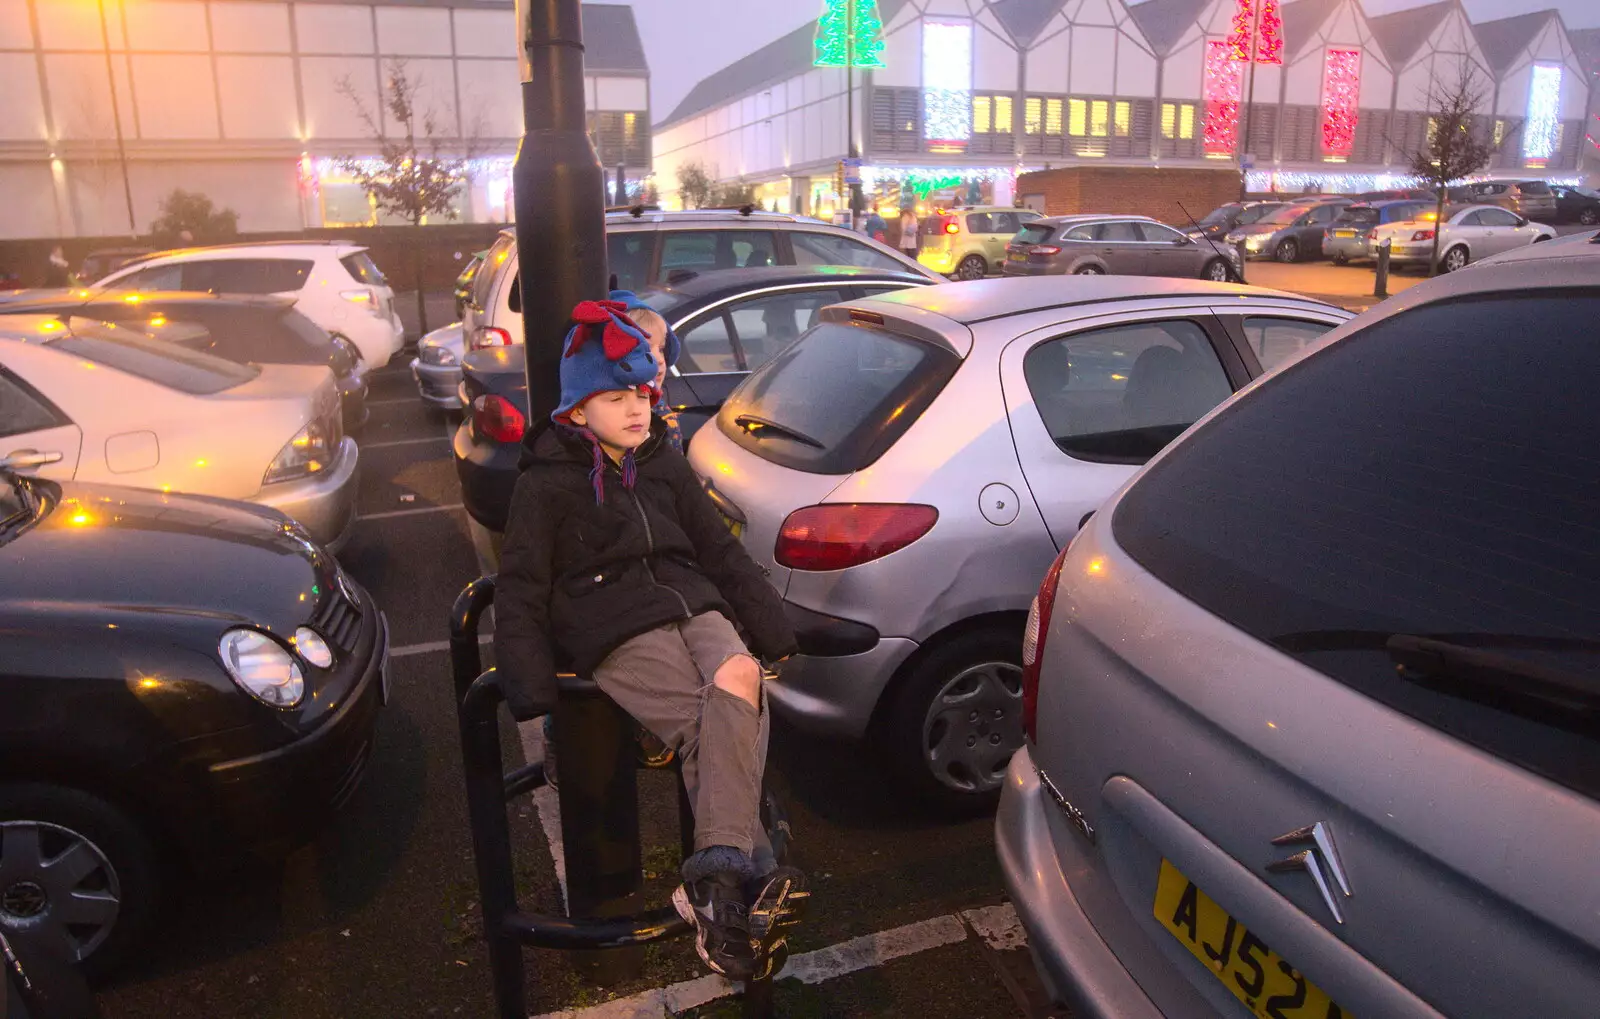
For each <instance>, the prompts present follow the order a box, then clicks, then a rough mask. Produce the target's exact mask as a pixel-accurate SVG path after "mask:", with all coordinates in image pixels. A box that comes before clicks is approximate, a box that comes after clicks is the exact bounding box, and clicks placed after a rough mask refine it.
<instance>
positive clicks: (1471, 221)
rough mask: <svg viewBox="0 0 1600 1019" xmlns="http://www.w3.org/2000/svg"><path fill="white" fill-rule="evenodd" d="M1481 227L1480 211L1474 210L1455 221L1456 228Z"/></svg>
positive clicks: (1481, 217) (1481, 214) (1481, 212)
mask: <svg viewBox="0 0 1600 1019" xmlns="http://www.w3.org/2000/svg"><path fill="white" fill-rule="evenodd" d="M1482 225H1483V211H1482V210H1481V209H1475V210H1473V211H1472V212H1469V213H1467V214H1466V215H1465V216H1462V217H1461V218H1460V219H1458V220H1456V226H1482Z"/></svg>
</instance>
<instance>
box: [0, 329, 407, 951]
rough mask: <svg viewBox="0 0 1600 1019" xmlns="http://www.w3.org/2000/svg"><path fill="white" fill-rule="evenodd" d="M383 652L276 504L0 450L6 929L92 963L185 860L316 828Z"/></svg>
mask: <svg viewBox="0 0 1600 1019" xmlns="http://www.w3.org/2000/svg"><path fill="white" fill-rule="evenodd" d="M7 363H9V359H8V362H7ZM86 374H92V373H86ZM11 386H14V381H13V380H11V379H10V378H9V377H8V376H5V375H3V374H0V390H5V391H6V399H7V401H8V402H7V403H6V404H5V406H6V409H7V411H10V410H11V409H12V407H13V404H11V403H10V402H9V400H10V399H11V396H12V395H13V393H14V390H11V389H9V388H8V387H11ZM24 409H26V408H24ZM6 417H7V418H9V417H10V415H9V414H8V415H6ZM13 438H15V437H14V436H13ZM387 653H388V628H387V624H386V623H385V621H384V617H383V613H382V612H380V611H379V609H378V607H377V606H376V605H374V604H373V603H372V598H371V596H370V595H369V594H367V592H366V591H364V590H362V588H361V587H360V585H358V584H356V582H355V581H354V580H352V579H351V578H350V577H349V576H347V575H346V574H345V573H344V572H343V571H342V570H341V569H340V568H339V565H338V563H336V562H335V561H334V559H333V557H332V556H331V555H329V554H328V553H327V552H326V551H324V550H323V549H321V548H319V547H318V546H317V545H316V544H315V543H314V542H313V541H312V540H311V538H310V536H309V535H308V534H307V533H306V532H305V531H304V530H303V529H301V528H300V527H299V526H298V525H296V524H294V523H293V522H291V521H290V520H289V519H288V518H287V517H285V516H284V515H283V514H281V513H278V512H277V511H275V510H272V509H268V508H266V507H262V506H252V505H250V504H248V503H237V502H230V501H228V500H224V499H210V498H204V497H199V496H184V495H178V494H171V495H167V494H162V493H159V492H150V491H143V490H138V489H131V488H118V487H113V486H102V485H91V484H81V483H77V482H72V481H60V482H58V481H52V480H48V479H45V478H41V477H26V476H21V475H17V474H15V473H11V472H8V471H4V470H0V860H3V861H4V864H3V866H0V931H3V932H6V933H12V932H17V931H28V932H30V933H33V934H45V935H48V936H49V937H52V938H55V939H59V940H58V941H56V942H54V943H59V944H60V945H62V946H63V947H64V948H68V949H70V950H71V951H72V953H73V954H74V955H75V956H76V958H77V959H78V960H79V961H80V962H81V963H82V964H83V965H84V966H85V967H86V968H88V969H90V970H91V971H95V972H104V971H106V970H108V969H109V968H111V967H113V966H114V965H116V963H117V962H119V961H121V960H122V959H124V958H126V957H127V955H128V953H129V952H131V951H135V950H142V949H143V948H145V947H147V946H148V945H150V944H151V943H152V942H153V941H154V940H155V938H154V936H153V934H152V932H151V929H150V924H151V920H152V918H153V917H154V915H155V914H156V912H157V911H158V909H159V908H160V906H161V904H162V902H163V901H164V900H166V899H168V898H171V897H172V893H174V892H175V891H176V890H177V889H178V888H179V887H181V886H182V885H183V884H185V883H187V882H188V881H190V880H191V875H193V874H195V873H197V872H198V873H204V872H207V871H215V870H217V869H219V868H221V867H224V866H230V865H236V864H238V863H242V862H248V861H250V860H254V859H258V858H260V857H263V856H266V857H271V856H276V855H280V854H282V853H284V852H285V851H287V850H288V849H289V848H292V847H293V846H295V845H298V844H299V843H301V842H303V841H306V840H307V839H309V838H310V837H311V836H312V835H314V834H315V832H316V831H317V829H318V828H319V827H320V826H321V824H322V823H323V821H324V820H325V819H326V818H327V817H328V816H329V815H330V814H331V813H332V812H333V811H336V810H338V809H339V807H340V806H342V805H343V804H344V803H345V802H346V801H347V800H348V799H349V798H350V796H351V795H352V794H353V793H354V792H355V790H356V787H357V785H358V784H359V783H360V781H361V778H362V774H363V772H364V770H365V767H366V764H367V760H368V758H369V756H370V754H371V751H372V738H373V730H374V726H375V723H376V720H377V716H378V712H379V707H380V705H381V704H382V703H383V701H385V700H386V699H387V689H386V685H385V676H384V659H385V656H386V655H387ZM0 968H3V961H0Z"/></svg>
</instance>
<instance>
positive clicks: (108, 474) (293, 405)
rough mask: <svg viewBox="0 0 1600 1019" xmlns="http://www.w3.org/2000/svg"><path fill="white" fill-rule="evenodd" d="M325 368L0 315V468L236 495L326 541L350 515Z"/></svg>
mask: <svg viewBox="0 0 1600 1019" xmlns="http://www.w3.org/2000/svg"><path fill="white" fill-rule="evenodd" d="M359 455H360V454H359V451H358V450H357V449H356V444H355V440H353V439H350V438H347V437H345V435H344V431H343V425H342V422H341V416H340V410H339V394H338V390H337V389H336V388H335V387H334V381H333V373H332V372H330V371H329V370H328V369H327V368H326V367H322V366H318V365H287V364H269V365H253V364H252V365H243V364H236V363H235V362H233V361H224V360H223V359H222V358H219V357H213V356H211V355H210V354H203V353H200V352H199V351H195V350H190V349H188V348H186V347H183V346H181V345H179V344H176V343H168V342H166V341H163V340H157V339H154V338H152V337H150V336H146V335H144V334H143V333H139V332H135V331H133V330H131V329H125V328H122V327H119V326H114V325H111V324H109V323H104V322H96V321H91V320H88V319H81V318H69V319H66V320H65V321H63V320H62V319H61V318H57V317H51V316H45V315H0V468H3V469H6V470H11V471H15V472H17V473H21V474H27V475H29V476H30V477H39V478H46V479H49V480H54V481H81V482H98V483H105V484H114V485H124V486H128V487H131V488H148V489H155V490H158V491H163V492H188V493H193V494H197V495H213V496H221V497H223V498H228V499H243V500H248V501H250V502H254V503H259V504H261V505H263V506H271V507H273V508H275V509H278V510H281V511H283V512H284V513H286V514H288V515H289V516H290V517H293V518H294V519H295V520H298V521H299V522H300V524H301V525H302V526H304V527H305V529H306V530H307V531H308V532H310V534H311V536H312V537H313V538H314V539H316V540H317V541H319V542H322V543H324V544H326V545H328V546H330V547H332V548H336V547H337V546H338V545H339V544H340V543H342V541H343V539H344V537H345V536H346V534H347V532H348V530H349V528H350V526H351V524H352V522H353V521H354V518H355V499H356V490H357V487H358V483H359V478H358V475H357V466H358V464H357V460H358V457H359Z"/></svg>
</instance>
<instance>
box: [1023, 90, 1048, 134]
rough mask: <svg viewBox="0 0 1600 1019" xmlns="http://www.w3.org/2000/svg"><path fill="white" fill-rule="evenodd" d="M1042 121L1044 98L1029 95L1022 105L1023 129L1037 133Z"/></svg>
mask: <svg viewBox="0 0 1600 1019" xmlns="http://www.w3.org/2000/svg"><path fill="white" fill-rule="evenodd" d="M1043 122H1044V100H1043V99H1040V98H1039V97H1038V96H1029V97H1028V101H1027V103H1026V105H1025V106H1024V107H1023V120H1022V126H1023V129H1024V130H1025V131H1026V132H1027V133H1028V134H1038V133H1039V128H1040V127H1041V126H1042V125H1043Z"/></svg>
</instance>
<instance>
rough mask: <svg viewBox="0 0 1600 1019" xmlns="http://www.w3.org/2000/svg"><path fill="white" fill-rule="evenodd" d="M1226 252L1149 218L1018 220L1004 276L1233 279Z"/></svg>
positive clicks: (1230, 263) (1201, 238)
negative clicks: (1020, 221)
mask: <svg viewBox="0 0 1600 1019" xmlns="http://www.w3.org/2000/svg"><path fill="white" fill-rule="evenodd" d="M1233 263H1234V259H1233V257H1231V252H1230V250H1229V249H1228V248H1227V247H1225V246H1223V245H1222V244H1220V243H1219V242H1216V241H1212V240H1208V239H1206V238H1204V237H1200V238H1195V237H1191V236H1189V235H1188V234H1185V233H1180V232H1179V231H1177V230H1174V229H1173V228H1172V227H1170V226H1167V225H1166V224H1165V223H1160V222H1157V221H1156V220H1154V219H1151V218H1150V217H1149V216H1085V215H1080V216H1056V217H1053V218H1050V219H1036V220H1034V221H1033V222H1031V223H1024V224H1023V225H1022V229H1021V230H1018V231H1017V235H1016V236H1015V237H1013V238H1012V239H1011V243H1010V244H1009V245H1007V246H1006V260H1005V264H1004V265H1003V266H1002V267H1001V271H1002V272H1004V273H1005V274H1006V275H1007V276H1067V275H1076V276H1108V275H1109V276H1181V277H1185V278H1188V279H1197V278H1198V279H1208V280H1216V281H1217V282H1219V283H1224V282H1227V281H1228V280H1230V279H1233V278H1234V277H1235V276H1236V275H1237V273H1236V272H1235V271H1234V267H1233Z"/></svg>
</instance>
